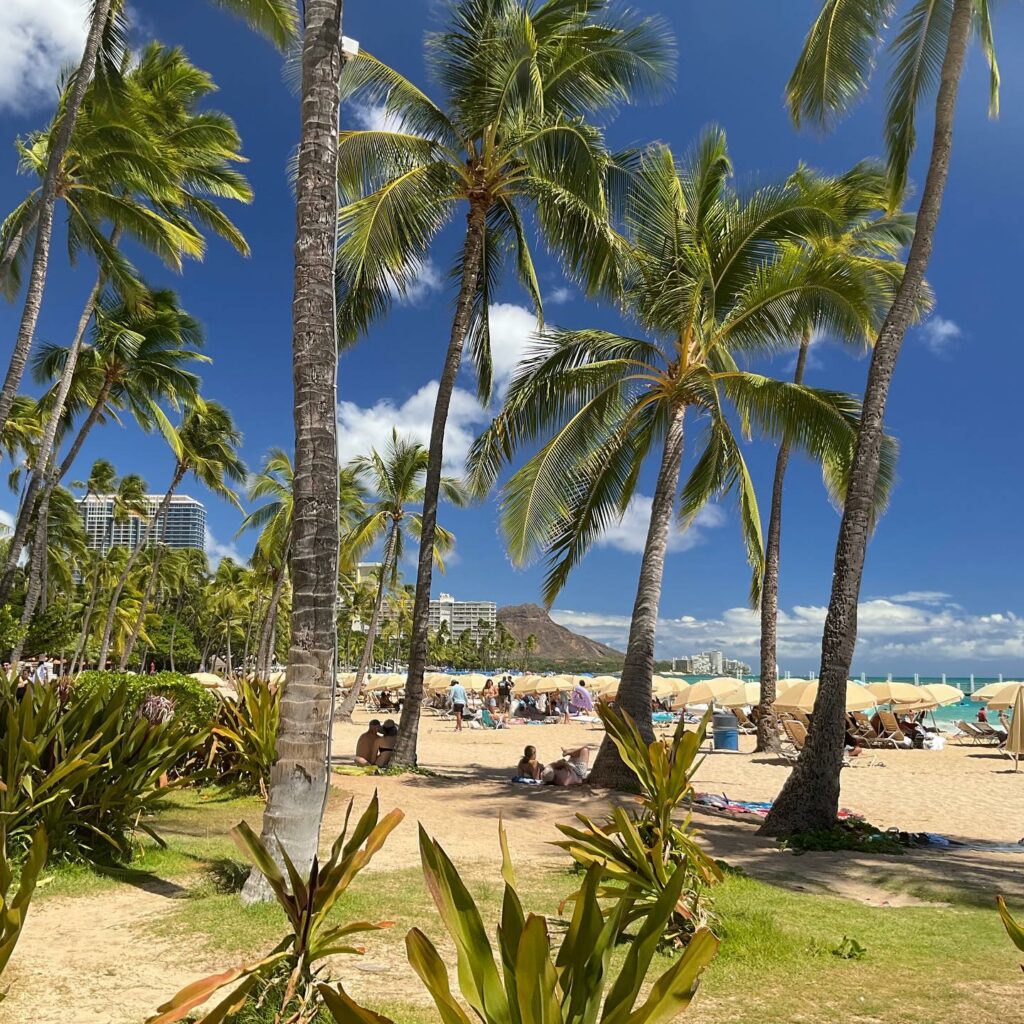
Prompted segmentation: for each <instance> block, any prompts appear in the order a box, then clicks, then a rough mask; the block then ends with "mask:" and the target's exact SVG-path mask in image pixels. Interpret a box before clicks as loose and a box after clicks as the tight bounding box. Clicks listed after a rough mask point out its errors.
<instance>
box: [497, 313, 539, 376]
mask: <svg viewBox="0 0 1024 1024" xmlns="http://www.w3.org/2000/svg"><path fill="white" fill-rule="evenodd" d="M489 314H490V324H491V363H492V365H493V367H494V384H495V390H496V391H497V392H498V393H499V395H500V393H501V392H502V391H504V389H505V385H506V384H508V382H509V380H511V378H512V374H513V373H514V371H515V368H516V367H517V366H518V365H519V362H520V360H521V359H522V358H523V356H525V355H526V353H527V352H528V350H529V349H530V347H531V346H532V344H533V342H534V340H535V336H536V334H537V317H536V316H535V315H534V314H533V313H532V312H531V311H530V310H528V309H527V308H526V307H525V306H517V305H515V304H513V303H511V302H495V303H493V304H492V305H491V307H490V310H489Z"/></svg>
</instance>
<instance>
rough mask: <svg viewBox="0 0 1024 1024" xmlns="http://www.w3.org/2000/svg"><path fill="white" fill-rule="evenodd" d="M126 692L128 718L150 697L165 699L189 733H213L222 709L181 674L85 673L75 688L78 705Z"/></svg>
mask: <svg viewBox="0 0 1024 1024" xmlns="http://www.w3.org/2000/svg"><path fill="white" fill-rule="evenodd" d="M119 687H123V688H124V691H125V714H127V715H129V716H134V715H135V714H136V713H137V712H138V710H139V708H140V707H141V706H142V705H143V703H144V702H145V701H146V700H147V698H149V697H154V696H155V697H163V698H165V699H167V700H168V701H170V702H171V703H172V704H173V706H174V717H175V720H176V721H177V722H179V723H180V724H181V725H183V726H184V727H185V728H186V729H188V730H191V731H196V732H202V731H204V730H209V729H210V727H211V726H212V725H213V723H214V721H215V719H216V717H217V712H218V708H219V704H218V701H217V698H216V697H215V696H214V695H213V694H212V693H211V692H210V691H209V690H208V689H207V688H206V687H205V686H203V684H202V683H201V682H199V681H198V680H197V679H193V678H192V677H191V676H186V675H182V674H181V673H179V672H154V673H153V674H152V675H149V674H136V673H132V672H100V671H89V672H83V673H82V674H81V675H80V676H78V678H77V679H75V681H74V683H73V685H72V688H71V700H72V702H74V703H77V702H79V701H85V700H89V699H90V698H91V697H92V696H93V695H94V694H96V693H97V692H100V693H107V692H109V691H111V690H112V689H114V688H119Z"/></svg>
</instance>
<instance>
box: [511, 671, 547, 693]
mask: <svg viewBox="0 0 1024 1024" xmlns="http://www.w3.org/2000/svg"><path fill="white" fill-rule="evenodd" d="M512 683H513V685H512V693H513V694H515V695H516V696H517V697H518V696H523V695H525V694H527V693H540V691H541V689H542V688H543V686H544V685H545V684H546V679H545V677H544V676H537V675H527V676H519V678H518V679H514V680H513V681H512Z"/></svg>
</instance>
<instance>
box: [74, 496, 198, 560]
mask: <svg viewBox="0 0 1024 1024" xmlns="http://www.w3.org/2000/svg"><path fill="white" fill-rule="evenodd" d="M163 499H164V496H163V495H162V494H147V495H146V505H147V513H146V518H144V519H143V518H140V517H138V516H131V517H130V518H128V519H127V520H125V521H124V522H115V521H114V495H112V494H90V495H89V496H88V497H85V498H80V499H79V501H78V514H79V515H80V516H81V517H82V524H83V525H84V526H85V532H86V535H87V536H88V538H89V547H90V548H92V549H93V550H94V551H102V552H103V553H104V554H105V553H106V552H107V551H109V550H110V549H111V548H134V547H136V546H137V545H138V543H139V541H140V540H142V536H143V534H144V533H145V532H146V526H147V524H148V522H149V520H150V519H152V517H153V516H155V515H156V513H157V509H159V507H160V503H161V502H162V501H163ZM158 541H159V542H160V543H163V544H166V545H167V547H169V548H203V547H205V546H206V509H205V507H204V506H203V505H202V503H201V502H198V501H196V499H195V498H190V497H189V496H188V495H187V494H175V495H172V496H171V502H170V504H169V505H168V507H167V513H166V515H165V516H164V517H163V519H162V520H161V522H159V523H158V524H157V525H156V526H155V527H154V528H153V533H152V535H151V538H150V543H151V544H156V543H157V542H158Z"/></svg>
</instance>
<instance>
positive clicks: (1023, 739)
mask: <svg viewBox="0 0 1024 1024" xmlns="http://www.w3.org/2000/svg"><path fill="white" fill-rule="evenodd" d="M1003 749H1004V750H1005V751H1006V752H1007V753H1008V754H1013V770H1014V771H1015V772H1016V771H1019V770H1020V755H1021V754H1024V686H1018V687H1017V696H1016V697H1015V698H1014V701H1013V718H1011V719H1010V731H1009V732H1008V733H1007V735H1006V746H1005V747H1004V748H1003Z"/></svg>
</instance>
